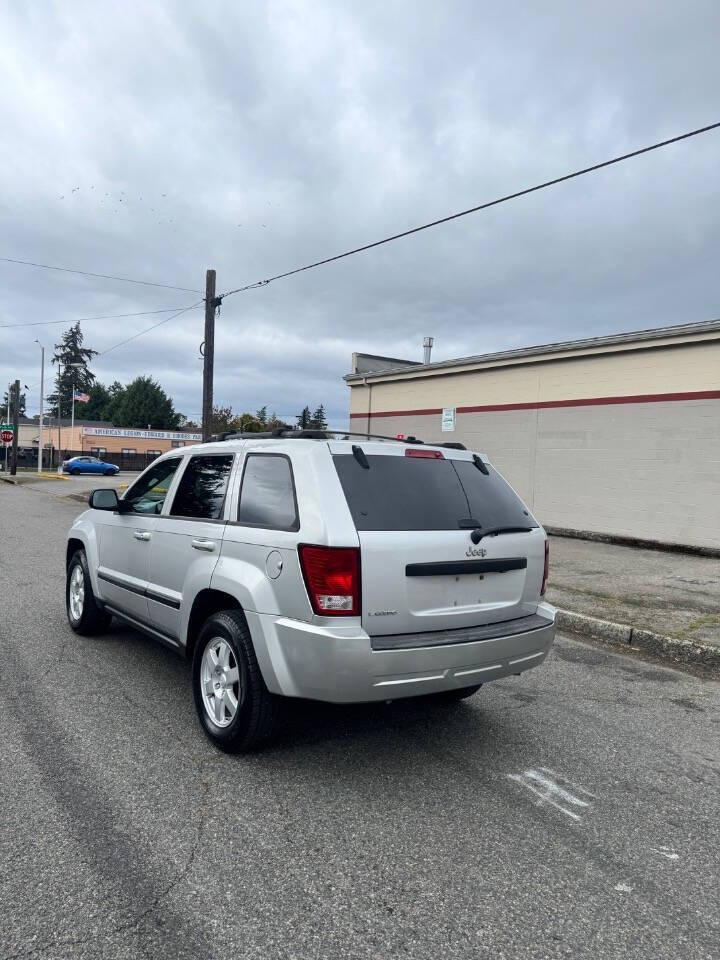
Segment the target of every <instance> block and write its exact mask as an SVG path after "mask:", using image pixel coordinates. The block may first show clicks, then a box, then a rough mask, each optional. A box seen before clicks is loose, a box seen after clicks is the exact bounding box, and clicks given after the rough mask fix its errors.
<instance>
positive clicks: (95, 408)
mask: <svg viewBox="0 0 720 960" xmlns="http://www.w3.org/2000/svg"><path fill="white" fill-rule="evenodd" d="M88 395H89V397H90V400H89V402H88V403H85V404H83V406H82V419H83V420H110V419H111V418H110V417H109V416H108V413H109V410H110V391H109V390H108V388H107V387H105V386H103V384H102V383H94V384H93V385H92V387H90V389H89V390H88ZM75 413H76V415H77V414H79V413H80V408H79V407H78V408H76V410H75Z"/></svg>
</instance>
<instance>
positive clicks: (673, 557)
mask: <svg viewBox="0 0 720 960" xmlns="http://www.w3.org/2000/svg"><path fill="white" fill-rule="evenodd" d="M547 599H548V600H549V602H550V603H552V604H554V605H555V606H557V607H558V608H559V609H560V610H561V611H563V613H562V614H561V615H560V616H559V620H558V623H559V625H560V626H561V627H562V628H564V629H569V630H572V631H574V632H578V633H585V634H588V635H591V636H593V635H594V636H599V637H601V638H603V639H606V640H611V641H614V642H616V643H629V644H631V645H632V646H642V647H646V648H648V649H650V650H653V652H655V653H658V654H660V655H661V656H666V657H669V658H671V659H674V660H681V661H683V662H686V663H701V664H703V665H705V666H711V667H713V668H717V669H720V559H718V558H716V557H696V556H690V555H687V554H682V553H669V552H663V551H659V550H644V549H642V548H639V547H621V546H616V545H615V544H610V543H601V542H596V541H590V540H575V539H571V538H568V537H551V538H550V579H549V585H548V592H547Z"/></svg>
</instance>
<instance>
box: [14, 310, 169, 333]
mask: <svg viewBox="0 0 720 960" xmlns="http://www.w3.org/2000/svg"><path fill="white" fill-rule="evenodd" d="M173 310H177V307H165V309H163V310H141V311H140V312H139V313H107V314H103V315H102V316H99V317H77V319H75V320H37V321H35V320H33V321H32V322H31V323H0V330H4V329H6V328H7V327H45V326H48V327H49V326H51V325H52V324H54V323H69V324H75V323H87V322H88V320H119V319H121V318H123V317H147V316H150V315H151V314H154V313H172V312H173Z"/></svg>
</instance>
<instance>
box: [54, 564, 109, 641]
mask: <svg viewBox="0 0 720 960" xmlns="http://www.w3.org/2000/svg"><path fill="white" fill-rule="evenodd" d="M78 570H79V571H80V573H76V571H78ZM79 582H81V583H82V591H81V594H82V595H81V596H80V595H79V591H78V586H79ZM65 610H66V612H67V618H68V623H69V624H70V626H71V627H72V629H73V630H74V631H75V633H79V634H81V635H82V636H84V637H90V636H93V635H94V634H96V633H102V632H103V630H107V628H108V627H109V626H110V621H111V620H112V617H111V616H110V614H109V613H106V612H105V611H104V610H102V609H101V608H100V607H99V606H98V604H97V601H96V600H95V594H94V593H93V589H92V583H91V582H90V571H89V570H88V562H87V557H86V556H85V551H84V550H76V551H75V553H74V554H73V555H72V557H71V559H70V563H69V564H68V568H67V577H66V580H65Z"/></svg>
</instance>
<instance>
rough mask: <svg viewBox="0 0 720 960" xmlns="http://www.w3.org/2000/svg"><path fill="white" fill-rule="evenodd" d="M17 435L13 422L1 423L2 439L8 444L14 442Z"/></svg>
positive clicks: (0, 438) (0, 432)
mask: <svg viewBox="0 0 720 960" xmlns="http://www.w3.org/2000/svg"><path fill="white" fill-rule="evenodd" d="M14 436H15V427H13V425H12V424H11V423H0V440H2V442H3V443H4V444H6V445H8V446H9V445H10V444H11V443H12V442H13V437H14Z"/></svg>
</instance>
